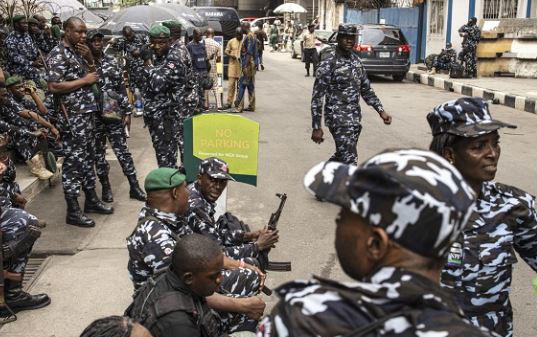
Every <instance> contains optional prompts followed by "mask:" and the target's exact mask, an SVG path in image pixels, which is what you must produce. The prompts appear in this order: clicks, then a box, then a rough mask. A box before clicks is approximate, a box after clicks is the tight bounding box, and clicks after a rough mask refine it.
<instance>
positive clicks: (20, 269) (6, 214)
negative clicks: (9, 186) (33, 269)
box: [0, 208, 38, 273]
mask: <svg viewBox="0 0 537 337" xmlns="http://www.w3.org/2000/svg"><path fill="white" fill-rule="evenodd" d="M37 224H38V220H37V218H36V217H35V216H33V215H31V214H30V213H28V212H26V211H24V210H22V209H19V208H5V209H4V210H3V211H2V215H0V231H1V232H2V240H3V243H4V244H6V243H9V242H12V241H15V240H20V239H21V237H22V236H23V235H24V233H25V232H26V231H27V230H28V225H37ZM30 251H31V248H30V249H29V250H28V251H27V252H25V253H24V254H21V255H20V256H16V257H13V258H12V259H11V261H9V262H8V263H7V264H4V267H7V270H8V271H10V272H13V273H24V269H25V268H26V264H27V263H28V255H29V254H30Z"/></svg>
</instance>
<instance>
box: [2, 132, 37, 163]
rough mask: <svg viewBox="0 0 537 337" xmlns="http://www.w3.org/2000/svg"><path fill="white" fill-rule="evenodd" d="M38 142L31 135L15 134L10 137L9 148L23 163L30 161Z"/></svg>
mask: <svg viewBox="0 0 537 337" xmlns="http://www.w3.org/2000/svg"><path fill="white" fill-rule="evenodd" d="M37 143H38V140H37V138H36V137H34V136H32V135H19V134H15V135H13V136H12V137H11V141H10V145H9V147H10V148H12V149H13V150H15V151H16V152H17V154H18V155H19V156H21V158H22V159H24V160H25V161H27V160H30V159H32V158H33V156H35V154H36V153H37Z"/></svg>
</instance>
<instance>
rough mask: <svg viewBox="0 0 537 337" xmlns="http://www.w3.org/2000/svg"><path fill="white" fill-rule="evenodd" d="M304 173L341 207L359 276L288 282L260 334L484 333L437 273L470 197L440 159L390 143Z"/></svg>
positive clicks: (342, 227)
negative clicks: (350, 161)
mask: <svg viewBox="0 0 537 337" xmlns="http://www.w3.org/2000/svg"><path fill="white" fill-rule="evenodd" d="M304 182H305V185H306V188H307V189H308V190H309V191H310V192H312V193H313V194H315V195H316V196H317V197H319V198H322V199H324V200H326V201H328V202H330V203H334V204H336V205H339V206H341V211H340V213H339V216H338V217H337V219H336V226H337V227H336V251H337V254H338V258H339V262H340V264H341V267H342V268H343V270H344V271H345V273H346V274H347V275H348V276H350V277H351V278H353V279H355V280H357V281H359V282H355V283H348V282H347V283H340V282H337V281H334V280H327V279H322V278H320V277H315V278H314V279H312V280H309V281H294V282H290V283H286V284H284V285H283V286H281V287H280V288H278V290H277V292H278V295H279V296H280V298H281V299H280V302H279V303H278V304H277V305H276V306H275V308H274V310H273V311H272V313H271V315H270V316H269V317H267V318H266V319H265V320H263V322H262V323H261V324H260V327H259V330H258V331H259V332H258V336H264V337H267V336H323V337H325V336H326V337H327V336H373V335H375V336H376V335H389V336H408V337H410V336H412V337H414V336H480V337H484V336H489V335H488V334H487V333H485V331H481V330H480V329H478V328H476V327H473V326H472V325H471V324H470V323H469V322H468V321H467V320H465V319H464V315H463V313H462V311H461V310H460V309H459V307H458V306H457V305H456V303H455V302H454V300H453V299H452V297H451V295H450V294H449V293H447V292H445V291H444V290H442V289H441V287H440V285H439V282H438V280H439V276H440V270H441V268H442V264H443V263H444V258H445V256H446V254H447V253H448V251H449V247H450V245H451V244H452V243H453V241H455V239H456V238H457V236H458V235H459V234H460V233H461V231H462V229H463V228H464V226H465V224H466V221H467V219H468V216H469V215H470V213H471V207H472V205H473V204H474V200H475V194H474V192H473V191H472V189H471V188H470V186H468V185H467V184H466V183H465V182H464V180H463V179H462V177H461V175H460V174H459V172H458V171H457V170H456V169H455V168H454V167H453V166H451V165H450V164H449V163H448V162H447V161H446V160H445V159H443V158H441V157H440V156H438V155H436V154H434V153H432V152H429V151H423V150H415V149H403V150H392V151H387V152H383V153H381V154H378V155H376V156H374V157H373V158H371V159H369V160H368V161H366V162H365V163H364V164H362V165H361V166H360V167H356V166H354V165H346V164H342V163H334V162H323V163H320V164H318V165H316V166H315V167H313V168H312V169H311V170H310V171H309V172H308V173H307V174H306V177H305V178H304Z"/></svg>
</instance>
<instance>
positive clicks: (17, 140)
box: [0, 94, 38, 161]
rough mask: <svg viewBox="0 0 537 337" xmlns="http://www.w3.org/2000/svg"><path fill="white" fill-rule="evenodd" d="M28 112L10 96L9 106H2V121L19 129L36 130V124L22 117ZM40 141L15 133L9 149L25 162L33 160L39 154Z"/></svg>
mask: <svg viewBox="0 0 537 337" xmlns="http://www.w3.org/2000/svg"><path fill="white" fill-rule="evenodd" d="M23 110H26V109H25V108H24V107H23V106H22V105H21V104H20V103H18V102H17V101H16V100H15V98H14V97H13V96H12V95H11V94H9V96H8V102H7V104H3V105H0V119H2V120H3V121H4V122H6V123H9V124H10V125H13V126H15V127H18V128H22V129H25V130H32V131H33V130H35V129H36V123H35V122H33V121H30V120H28V119H25V118H23V117H21V116H20V112H21V111H23ZM37 144H38V140H37V138H36V137H34V136H32V135H31V134H28V133H14V134H13V135H12V136H11V137H10V145H9V147H10V148H11V149H13V150H15V151H16V152H17V154H19V155H20V157H21V158H22V159H24V160H25V161H27V160H30V159H32V157H33V156H34V155H35V153H36V152H37Z"/></svg>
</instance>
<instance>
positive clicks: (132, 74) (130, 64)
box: [115, 26, 149, 92]
mask: <svg viewBox="0 0 537 337" xmlns="http://www.w3.org/2000/svg"><path fill="white" fill-rule="evenodd" d="M122 34H123V38H122V39H121V40H119V41H118V42H117V43H116V44H115V48H116V49H117V50H119V51H121V52H122V53H123V57H124V58H125V61H126V67H127V73H128V75H129V85H130V87H131V89H132V90H133V91H134V89H136V88H138V89H140V92H143V91H144V88H145V82H146V81H145V78H144V71H143V66H144V60H143V59H142V57H141V55H142V51H143V49H144V48H146V47H147V46H148V45H149V39H148V38H147V36H146V35H143V34H135V33H134V30H133V29H132V28H131V27H130V26H124V27H123V29H122Z"/></svg>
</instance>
